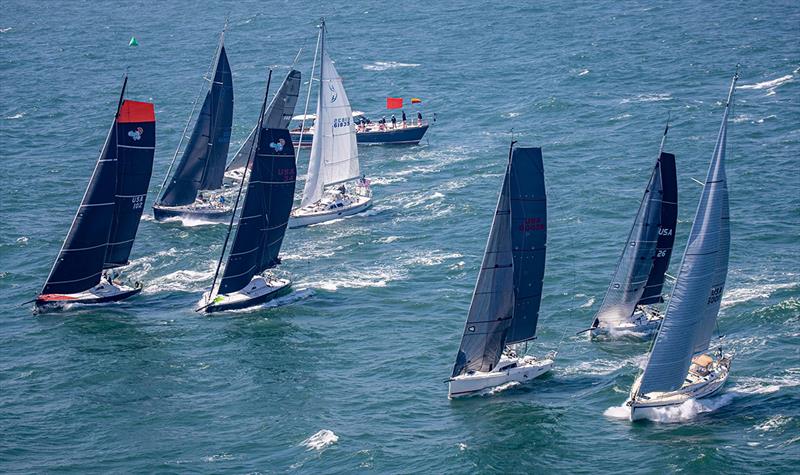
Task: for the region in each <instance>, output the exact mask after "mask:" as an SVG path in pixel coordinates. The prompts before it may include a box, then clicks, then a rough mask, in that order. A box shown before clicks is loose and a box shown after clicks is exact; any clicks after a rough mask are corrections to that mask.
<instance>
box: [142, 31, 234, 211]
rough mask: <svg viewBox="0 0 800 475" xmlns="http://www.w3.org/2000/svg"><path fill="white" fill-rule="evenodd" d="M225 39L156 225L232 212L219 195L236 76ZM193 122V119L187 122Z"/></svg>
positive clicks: (158, 206)
mask: <svg viewBox="0 0 800 475" xmlns="http://www.w3.org/2000/svg"><path fill="white" fill-rule="evenodd" d="M224 39H225V32H224V31H223V32H222V35H221V36H220V40H219V47H218V48H217V54H216V57H215V59H214V63H213V65H214V66H213V74H212V76H211V85H210V87H209V88H208V91H207V92H206V95H205V100H204V101H203V105H202V107H201V108H200V113H199V115H198V116H197V121H196V122H195V124H194V130H193V131H192V135H191V137H190V138H189V142H188V143H187V144H186V148H185V149H184V150H183V155H182V156H181V160H180V162H179V163H178V165H177V166H176V167H175V173H174V174H173V175H172V177H171V178H169V183H167V179H168V178H165V179H164V183H163V184H162V187H161V188H162V191H161V196H160V197H159V199H158V201H157V202H156V204H155V205H154V206H153V216H154V217H155V218H156V219H157V220H163V219H165V218H170V217H178V216H180V217H186V218H197V219H211V220H213V219H220V218H223V217H224V216H225V215H227V214H229V213H230V212H231V207H230V206H229V205H228V204H226V203H225V202H224V198H223V197H222V196H221V195H218V193H215V192H216V191H217V190H220V189H221V188H222V180H223V177H224V174H225V161H226V159H227V157H228V146H229V145H230V141H231V125H232V123H233V77H232V75H231V68H230V64H229V63H228V56H227V54H226V52H225V43H224ZM192 115H194V114H192ZM191 119H192V117H190V118H189V122H191ZM187 128H188V123H187ZM184 136H185V131H184ZM182 143H183V137H181V142H180V143H179V144H178V149H177V150H176V151H175V155H174V156H173V159H172V163H171V164H170V169H169V170H168V171H167V177H170V173H171V171H172V167H173V165H174V163H175V159H176V158H177V156H178V152H179V151H180V148H181V144H182Z"/></svg>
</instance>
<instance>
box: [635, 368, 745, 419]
mask: <svg viewBox="0 0 800 475" xmlns="http://www.w3.org/2000/svg"><path fill="white" fill-rule="evenodd" d="M731 358H732V357H731V356H730V355H725V356H724V357H722V358H721V359H719V360H717V361H714V362H713V363H712V364H711V365H709V366H708V368H707V372H704V374H700V373H697V372H695V369H696V365H694V364H692V367H691V368H690V370H689V374H688V375H687V378H686V382H685V383H684V385H683V387H682V388H681V389H679V390H677V391H670V392H652V393H647V394H643V395H638V396H637V397H636V399H635V400H631V399H628V401H627V402H626V404H627V405H628V406H629V407H630V408H631V414H630V420H631V421H636V420H641V419H653V412H654V411H655V410H657V409H659V408H670V407H677V406H680V405H681V404H683V403H685V402H686V401H688V400H690V399H700V398H704V397H709V396H712V395H714V394H715V393H717V392H718V391H719V390H720V389H722V386H723V385H724V384H725V381H727V380H728V372H729V370H730V365H731ZM639 382H640V380H637V381H636V382H635V383H634V392H635V390H636V389H637V388H638V386H639Z"/></svg>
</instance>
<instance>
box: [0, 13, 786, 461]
mask: <svg viewBox="0 0 800 475" xmlns="http://www.w3.org/2000/svg"><path fill="white" fill-rule="evenodd" d="M2 8H3V14H2V16H0V157H2V160H1V161H0V164H2V178H0V186H1V187H2V192H1V193H0V214H1V215H2V216H0V218H1V219H0V222H1V223H2V225H0V315H1V318H2V322H1V324H0V472H4V473H28V472H60V473H93V472H117V473H121V472H129V473H143V472H164V473H206V472H214V473H283V472H289V473H359V472H373V473H464V474H467V473H470V474H471V473H540V472H564V473H594V472H596V471H602V472H609V471H614V472H616V473H646V472H653V473H665V472H688V473H698V472H728V473H733V472H753V473H767V472H777V473H781V472H792V471H796V470H797V465H796V463H797V460H798V454H800V345H798V343H800V276H799V274H800V252H799V251H800V244H799V243H800V173H799V172H798V166H797V159H798V146H799V145H800V69H799V68H800V42H798V40H797V38H798V37H799V36H800V35H798V33H800V26H799V25H800V8H799V7H798V4H797V3H796V2H789V1H775V2H744V1H741V2H707V3H702V4H698V3H696V2H678V3H670V4H664V5H655V4H651V3H649V2H631V1H625V2H605V3H604V2H580V3H578V4H568V3H563V2H555V1H549V0H547V1H541V2H501V3H497V2H495V3H491V4H486V5H479V4H478V3H477V2H475V3H472V2H466V3H463V4H450V3H449V2H428V3H418V2H396V3H395V2H388V3H387V2H363V1H350V2H336V4H335V5H334V4H333V2H309V3H302V2H299V3H298V2H276V1H268V2H256V1H251V0H246V1H240V2H236V3H231V4H226V5H219V4H212V5H201V4H194V3H190V2H139V1H134V2H125V3H119V2H106V1H101V2H88V1H86V2H47V3H41V2H38V3H37V2H22V1H16V0H8V1H6V2H4V3H3V7H2ZM226 14H229V15H230V30H229V32H228V34H227V36H226V40H227V47H228V55H229V58H230V62H231V65H232V68H233V71H234V81H235V84H234V87H235V95H236V103H235V115H234V131H233V143H232V146H231V148H232V149H235V148H237V146H238V145H239V144H240V143H241V142H242V141H243V140H244V138H245V136H246V134H247V132H248V131H249V130H250V129H251V128H252V126H253V124H254V121H255V119H256V115H257V114H258V108H259V106H260V98H261V97H262V94H263V88H264V82H265V81H264V79H265V75H266V69H267V68H268V67H273V68H275V71H276V75H277V76H278V77H282V75H283V73H285V71H286V70H287V69H288V67H289V65H290V64H291V63H292V61H293V59H294V57H295V54H296V53H297V51H298V49H299V48H300V47H303V46H304V47H305V49H304V51H303V53H302V54H301V56H300V59H299V63H298V67H299V69H301V70H302V71H303V74H304V75H305V76H304V80H305V79H307V77H308V73H309V70H310V66H311V64H310V63H311V56H312V54H313V47H314V42H315V38H316V29H315V25H316V24H317V21H318V18H319V17H320V16H323V15H324V16H325V17H326V18H327V22H328V31H329V35H328V42H327V44H328V46H329V52H330V54H331V56H332V57H333V59H334V60H335V61H336V65H337V68H338V70H339V72H340V73H341V75H342V76H343V77H344V80H345V85H346V87H347V92H348V95H349V97H350V100H351V102H352V104H353V106H354V108H355V109H359V110H363V111H365V112H367V114H369V115H372V116H373V117H380V115H382V114H385V113H387V111H386V110H385V109H384V106H385V98H386V97H387V96H395V97H403V98H405V100H406V101H407V102H408V100H409V99H410V98H411V97H419V98H421V99H422V100H423V102H422V104H421V109H420V110H422V111H423V113H424V114H425V116H426V118H431V117H432V113H433V112H436V113H437V116H438V120H437V122H436V125H435V126H434V127H433V128H432V129H431V130H430V131H429V133H428V135H427V137H426V139H425V140H424V141H423V143H422V144H420V145H419V146H413V147H363V148H360V157H361V164H362V168H363V170H364V171H365V172H366V174H367V175H368V176H369V177H371V178H372V182H373V188H374V194H375V206H374V208H373V209H372V210H371V211H369V212H368V213H365V214H363V215H359V216H356V217H352V218H348V219H344V220H340V221H335V222H331V223H329V224H326V225H321V226H314V227H310V228H305V229H299V230H290V231H289V233H288V234H287V238H286V241H285V242H284V247H283V260H284V265H283V266H282V269H283V270H285V271H286V272H287V273H289V274H290V275H291V276H292V278H293V279H294V281H295V285H294V291H293V293H292V294H291V295H289V296H288V297H285V298H283V299H281V300H280V301H279V302H277V305H276V304H273V305H270V306H267V307H262V308H258V309H254V310H250V311H241V312H235V313H227V314H222V315H214V316H204V315H200V314H197V313H195V312H194V311H193V307H194V306H195V304H196V303H197V302H198V300H199V299H200V296H201V294H202V292H204V291H205V290H206V289H207V288H208V287H209V285H210V282H211V278H212V274H213V268H214V265H215V262H216V259H217V256H218V254H219V252H220V249H221V245H222V240H223V237H224V233H225V230H226V228H225V226H223V225H209V224H203V223H194V224H195V225H194V226H181V224H180V223H176V222H173V223H166V224H159V223H156V222H154V221H153V220H152V217H151V216H145V218H144V220H143V222H142V224H141V226H140V229H139V234H138V238H137V241H136V244H135V246H134V249H133V254H132V263H131V266H130V268H129V269H128V270H127V275H128V276H129V277H131V278H132V279H136V280H141V281H142V282H144V283H145V289H144V292H143V293H142V294H141V295H140V296H138V297H136V298H133V299H130V300H129V301H127V302H124V303H120V304H115V305H110V306H106V307H103V308H88V309H73V310H70V311H68V312H63V313H56V314H46V315H40V316H33V315H32V314H31V306H30V304H28V305H23V306H20V304H21V303H22V302H24V301H26V300H28V299H31V298H33V297H34V296H35V295H36V293H37V292H38V291H39V290H40V288H41V285H42V283H43V282H44V280H45V278H46V277H47V274H48V271H49V269H50V266H51V265H52V261H53V259H54V257H55V255H56V254H57V252H58V249H59V247H60V245H61V242H62V239H63V238H64V236H65V234H66V231H67V229H68V227H69V225H70V222H71V220H72V217H73V214H74V212H75V209H76V207H77V206H78V204H79V201H80V199H81V196H82V193H83V190H84V188H85V186H86V182H87V180H88V177H89V175H90V173H91V170H92V167H93V166H94V161H95V160H96V158H97V154H98V152H99V150H100V147H101V146H102V143H103V140H104V138H105V134H106V132H107V129H108V126H109V124H110V123H111V120H112V115H113V110H114V107H115V105H116V100H117V94H118V88H119V86H120V82H121V77H122V74H123V72H124V71H125V69H126V68H128V71H129V74H130V80H129V97H130V98H132V99H141V100H152V101H154V102H155V104H156V116H157V121H158V128H157V131H158V132H157V134H158V139H157V140H158V142H157V144H158V145H157V151H156V164H155V168H154V174H153V180H152V183H151V187H150V194H149V196H148V207H147V208H148V209H147V211H146V214H150V213H151V211H150V207H149V205H150V204H152V202H153V200H154V198H155V196H156V194H157V192H158V187H159V184H160V182H161V180H162V179H163V176H164V174H165V172H166V170H167V167H168V165H169V162H170V160H171V159H172V155H173V153H174V150H175V147H176V146H177V143H178V140H179V137H180V134H181V132H182V130H183V127H184V125H185V122H186V118H187V116H188V115H189V111H190V110H191V106H192V103H193V101H194V98H195V96H196V94H197V91H198V90H199V88H200V87H201V84H202V79H201V76H202V74H203V73H204V71H206V69H207V68H208V64H209V62H210V61H211V58H212V55H213V52H214V48H215V46H216V42H217V38H218V33H219V30H220V29H221V27H222V25H223V21H224V17H225V15H226ZM132 35H135V36H136V38H137V40H138V41H139V44H140V46H139V47H138V48H129V47H128V40H129V39H130V37H131V36H132ZM737 62H739V63H741V65H742V66H741V79H740V81H739V88H738V89H737V91H736V96H735V104H736V105H735V108H734V110H733V114H732V117H731V124H730V129H729V137H728V152H729V154H728V177H729V181H730V183H729V186H730V195H731V216H732V249H731V260H730V273H729V276H728V283H727V288H726V289H725V295H724V299H723V303H722V310H721V313H720V318H719V327H720V331H721V332H722V333H723V334H724V335H725V339H724V340H723V344H724V345H725V347H726V348H727V349H729V350H732V351H734V352H735V354H736V356H735V360H734V363H733V369H732V374H731V376H730V379H729V381H728V383H727V384H726V386H725V389H724V391H723V392H722V393H720V394H719V395H717V396H714V397H712V398H709V399H706V400H701V401H698V402H696V403H690V404H687V405H685V406H683V407H681V408H680V409H678V410H675V411H672V412H670V413H666V412H665V413H663V414H661V416H663V417H660V419H659V421H651V422H644V423H636V424H632V423H630V422H628V421H626V420H624V419H620V418H619V417H618V416H619V413H620V410H621V409H620V406H621V404H622V403H623V402H624V400H625V398H626V396H627V393H628V390H629V388H630V385H631V383H632V381H633V379H634V377H635V375H636V373H637V371H638V369H639V367H640V366H641V365H642V364H643V362H644V354H645V352H646V350H647V343H643V342H638V341H636V340H623V341H616V342H608V341H606V342H589V341H587V339H586V338H585V336H575V332H577V331H579V330H581V329H583V328H586V327H587V325H589V323H590V322H591V319H592V316H593V312H594V311H595V310H596V309H597V307H598V305H599V303H600V300H601V299H602V296H603V293H604V291H605V288H606V286H607V284H608V279H609V278H610V275H611V273H612V271H613V267H614V265H615V264H616V261H617V257H618V254H619V252H620V250H621V246H622V244H623V242H624V241H625V238H626V235H627V233H628V230H629V226H630V224H631V220H632V219H633V214H634V213H635V211H636V207H637V205H638V202H639V199H640V198H641V195H642V192H643V187H644V185H645V183H646V181H647V179H648V176H649V172H650V169H651V167H652V165H653V162H654V160H655V156H656V152H657V150H658V144H659V140H660V135H661V132H662V130H663V126H664V122H665V120H666V118H667V115H668V114H671V117H672V129H671V131H670V134H669V138H668V140H667V147H666V150H667V151H670V152H673V153H675V154H676V156H677V163H678V175H679V197H680V204H679V224H678V230H677V242H676V252H675V255H674V257H673V262H672V266H671V269H672V272H674V271H675V269H676V268H677V265H678V261H679V260H680V255H681V254H682V251H683V246H684V244H685V241H686V236H687V234H688V231H689V228H690V226H691V220H692V218H693V215H694V211H695V208H696V204H697V200H698V197H699V193H700V190H701V188H700V186H698V185H696V184H695V183H694V182H693V181H692V178H698V179H702V178H703V177H704V176H705V171H706V168H707V166H708V161H709V159H710V158H711V153H712V150H713V147H714V141H715V138H716V134H717V131H718V128H719V124H720V119H721V115H722V111H723V101H724V99H725V95H726V93H727V89H728V85H729V81H730V78H731V76H732V75H733V72H734V68H735V65H736V63H737ZM302 94H303V95H302V96H301V97H302V99H301V104H300V105H299V106H298V113H300V112H302V105H303V102H304V100H305V87H304V89H303V92H302ZM312 104H313V101H312ZM406 110H407V111H412V110H413V111H414V112H411V113H410V115H412V114H413V115H415V111H416V110H417V109H411V108H410V107H409V108H408V109H406ZM512 128H513V129H514V131H515V139H517V140H519V142H520V145H530V146H541V147H542V148H543V154H544V159H545V173H546V176H547V186H548V194H549V218H550V222H549V243H548V256H547V270H546V276H545V284H544V292H545V296H544V300H543V303H542V317H541V320H540V327H539V339H538V340H537V341H536V342H535V343H534V344H532V345H531V346H530V352H531V353H533V354H544V353H546V352H548V351H550V350H555V349H558V350H559V354H558V359H557V364H556V367H555V368H554V370H553V371H552V372H551V373H550V374H549V375H548V376H546V377H543V378H541V379H539V380H537V381H535V382H533V383H532V384H529V385H526V386H513V387H508V388H505V389H504V390H501V391H495V392H493V393H492V394H486V395H483V396H478V397H473V398H469V399H466V400H458V401H449V400H448V399H447V386H446V384H444V383H443V380H444V379H445V378H447V376H448V375H449V373H450V370H451V365H452V362H453V359H454V356H455V352H456V349H457V347H458V343H459V338H460V335H461V331H462V330H463V324H464V319H465V316H466V311H467V307H468V305H469V301H470V296H471V291H472V287H473V285H474V283H475V278H476V275H477V268H478V266H479V264H480V259H481V256H482V253H483V248H484V245H485V242H486V236H487V233H488V229H489V224H490V222H491V219H492V214H493V210H494V206H495V203H496V197H497V194H498V192H499V188H500V184H501V177H502V173H503V171H504V163H505V161H506V159H507V148H508V144H509V140H510V138H511V134H510V130H511V129H512ZM299 162H300V167H301V172H303V170H304V169H305V166H306V162H307V152H303V153H301V156H300V160H299ZM190 224H191V223H190Z"/></svg>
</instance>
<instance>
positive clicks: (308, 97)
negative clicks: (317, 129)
mask: <svg viewBox="0 0 800 475" xmlns="http://www.w3.org/2000/svg"><path fill="white" fill-rule="evenodd" d="M321 39H322V28H320V30H319V35H317V46H316V48H315V49H314V61H312V63H311V75H310V76H309V77H308V94H307V95H306V107H305V110H303V120H302V121H301V122H300V138H299V140H298V141H297V155H298V156H299V155H300V149H301V148H303V132H305V129H306V118H307V117H308V103H309V102H310V101H311V88H312V86H313V85H314V69H315V68H316V67H317V53H319V44H320V40H321ZM299 55H300V53H298V56H299ZM321 68H322V65H321V64H320V69H321ZM321 79H322V78H321V77H320V80H321ZM320 87H322V86H320ZM309 160H310V159H309ZM306 175H308V172H306ZM306 180H308V177H307V176H306Z"/></svg>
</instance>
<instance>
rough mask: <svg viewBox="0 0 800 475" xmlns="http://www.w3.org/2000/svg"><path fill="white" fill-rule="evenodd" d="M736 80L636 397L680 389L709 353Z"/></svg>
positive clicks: (723, 265)
mask: <svg viewBox="0 0 800 475" xmlns="http://www.w3.org/2000/svg"><path fill="white" fill-rule="evenodd" d="M737 79H738V73H737V75H735V76H734V77H733V81H732V82H731V88H730V92H729V93H728V100H727V103H726V105H725V112H724V114H723V118H722V125H721V127H720V131H719V135H718V137H717V145H716V147H715V150H714V155H713V157H712V159H711V164H710V166H709V168H708V174H707V176H706V181H705V184H704V185H703V193H702V195H701V197H700V203H699V205H698V207H697V212H696V214H695V218H694V223H693V224H692V230H691V233H690V235H689V241H688V243H687V245H686V251H685V252H684V255H683V261H682V262H681V266H680V270H679V272H678V277H677V280H676V282H675V287H674V289H673V291H672V296H671V298H670V300H669V304H668V306H667V312H666V315H665V316H664V321H663V323H662V324H661V328H660V330H659V332H658V336H657V337H656V340H655V343H654V345H653V349H652V351H651V352H650V357H649V359H648V362H647V366H646V367H645V369H644V373H643V374H642V379H641V383H640V386H639V388H638V393H639V394H646V393H649V392H653V391H661V392H666V391H674V390H677V389H680V388H681V387H682V385H683V383H684V379H685V378H686V375H687V372H688V370H689V366H690V364H691V360H692V357H693V356H694V355H695V354H697V353H698V352H702V351H705V350H706V349H708V345H709V340H710V338H711V333H712V331H713V328H714V325H715V323H716V318H717V313H718V312H719V307H720V300H721V299H722V291H723V288H724V285H725V277H726V275H727V269H728V250H729V244H730V228H729V226H728V222H729V216H728V187H727V178H726V175H725V147H726V138H727V123H728V114H729V111H730V107H731V103H732V99H733V91H734V88H735V85H736V80H737Z"/></svg>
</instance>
